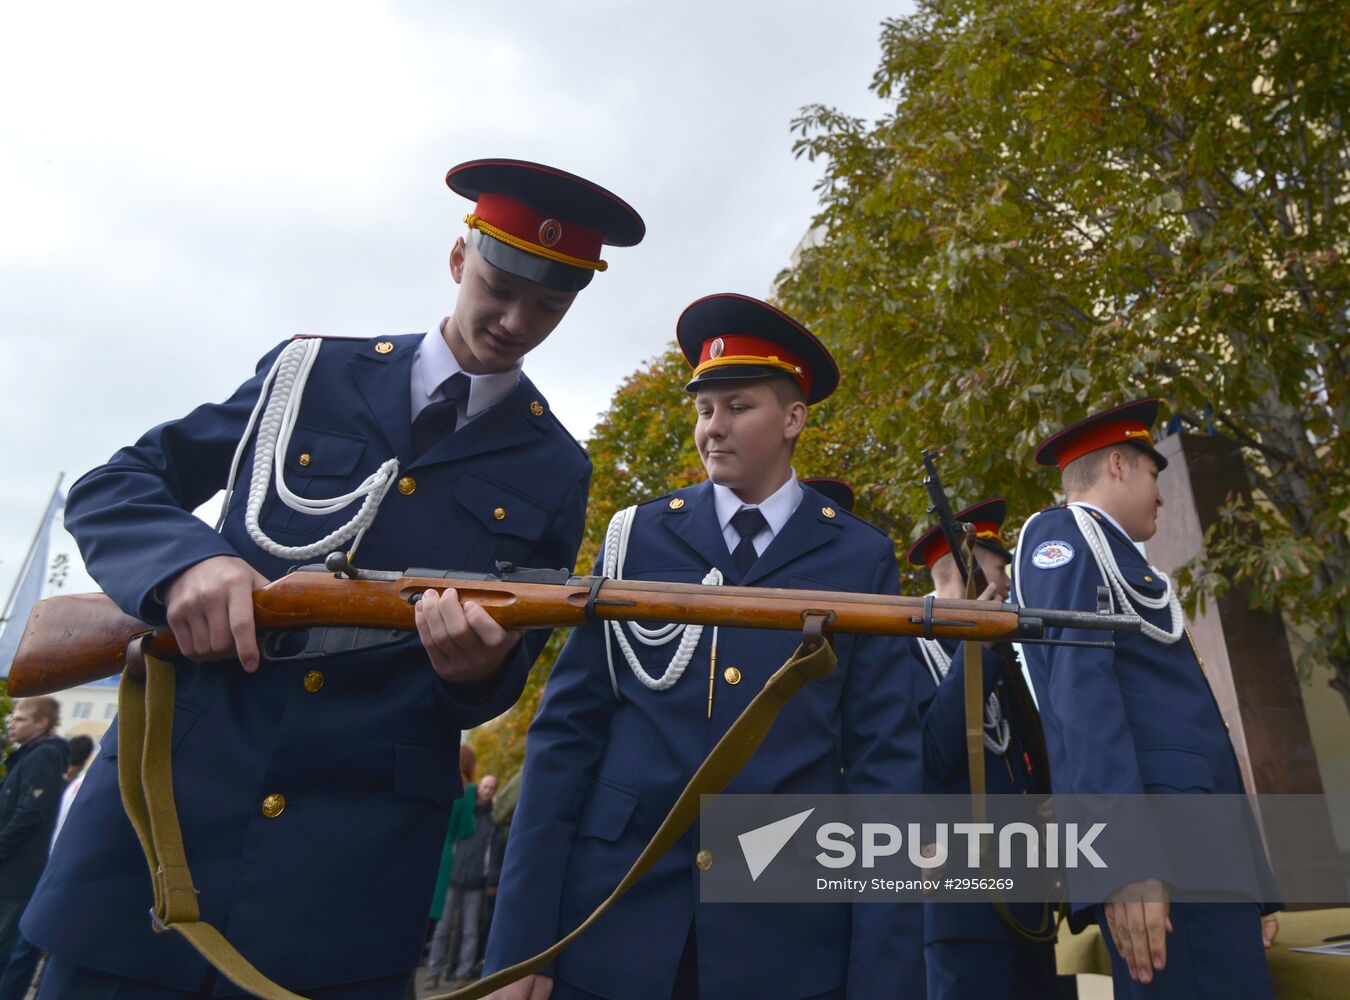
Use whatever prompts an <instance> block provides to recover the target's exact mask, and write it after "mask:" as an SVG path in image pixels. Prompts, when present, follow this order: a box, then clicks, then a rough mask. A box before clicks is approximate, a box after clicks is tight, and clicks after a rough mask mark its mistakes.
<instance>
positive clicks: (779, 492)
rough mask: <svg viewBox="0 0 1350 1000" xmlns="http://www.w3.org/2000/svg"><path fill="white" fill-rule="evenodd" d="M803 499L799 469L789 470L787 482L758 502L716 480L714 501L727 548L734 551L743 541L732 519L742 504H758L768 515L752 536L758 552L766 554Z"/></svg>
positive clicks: (748, 505)
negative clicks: (718, 483)
mask: <svg viewBox="0 0 1350 1000" xmlns="http://www.w3.org/2000/svg"><path fill="white" fill-rule="evenodd" d="M801 502H802V487H801V484H800V483H798V482H797V473H796V471H795V470H794V471H791V472H789V474H788V479H787V482H785V483H784V484H783V485H782V486H780V487H778V489H776V490H775V491H774V492H773V495H772V496H769V497H768V498H766V499H765V500H764V501H763V502H762V503H757V504H754V503H746V502H745V501H743V500H742V499H741V498H740V497H738V496H737V495H736V494H735V492H734V491H732V490H731V489H730V488H729V487H726V486H718V485H717V484H716V483H713V503H714V505H715V506H716V509H717V523H718V524H719V525H720V526H721V528H722V537H723V538H724V539H726V543H727V550H728V551H730V552H735V551H736V546H737V545H740V544H741V536H740V534H739V533H738V532H737V531H736V529H735V527H734V526H733V525H732V523H731V519H732V517H733V516H735V514H736V512H737V511H738V510H740V509H741V508H742V507H752V508H753V507H758V508H759V512H760V513H761V514H763V515H764V520H765V521H767V522H768V523H767V524H766V525H765V527H764V528H763V530H761V531H760V532H759V534H757V535H755V537H754V538H752V539H751V543H752V544H753V545H754V546H755V554H756V555H761V556H762V555H763V554H764V550H765V549H767V548H768V547H769V543H770V542H772V541H773V538H774V535H776V534H778V532H780V531H782V530H783V525H785V524H787V523H788V518H790V517H791V516H792V515H793V513H794V512H795V511H796V510H797V505H798V504H800V503H801Z"/></svg>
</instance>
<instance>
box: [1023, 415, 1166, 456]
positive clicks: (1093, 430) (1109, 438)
mask: <svg viewBox="0 0 1350 1000" xmlns="http://www.w3.org/2000/svg"><path fill="white" fill-rule="evenodd" d="M1157 418H1158V400H1157V399H1152V398H1150V399H1136V400H1135V401H1134V402H1133V403H1123V404H1121V405H1120V406H1115V407H1112V408H1111V409H1109V410H1104V411H1102V412H1101V413H1095V414H1093V415H1092V416H1090V417H1088V418H1086V419H1084V420H1080V421H1078V423H1076V424H1073V425H1071V426H1069V427H1066V428H1064V430H1062V431H1060V432H1059V433H1058V434H1056V435H1054V436H1053V437H1051V438H1049V439H1047V440H1046V442H1045V443H1044V444H1043V445H1041V446H1040V448H1038V449H1037V450H1036V464H1037V465H1058V466H1059V469H1060V471H1061V472H1063V471H1064V467H1065V466H1066V465H1068V464H1069V463H1070V462H1072V461H1073V460H1074V459H1076V458H1082V457H1083V456H1084V455H1086V454H1088V453H1089V452H1093V451H1097V450H1098V449H1099V448H1109V447H1110V446H1111V445H1114V444H1132V445H1134V446H1135V447H1136V448H1138V449H1139V450H1140V451H1142V452H1144V453H1146V454H1148V455H1152V456H1153V461H1155V462H1157V463H1158V471H1159V472H1161V471H1162V470H1163V469H1165V468H1167V459H1165V458H1163V456H1162V455H1161V454H1159V453H1158V452H1157V451H1155V450H1154V448H1153V429H1152V428H1153V422H1154V421H1155V420H1156V419H1157Z"/></svg>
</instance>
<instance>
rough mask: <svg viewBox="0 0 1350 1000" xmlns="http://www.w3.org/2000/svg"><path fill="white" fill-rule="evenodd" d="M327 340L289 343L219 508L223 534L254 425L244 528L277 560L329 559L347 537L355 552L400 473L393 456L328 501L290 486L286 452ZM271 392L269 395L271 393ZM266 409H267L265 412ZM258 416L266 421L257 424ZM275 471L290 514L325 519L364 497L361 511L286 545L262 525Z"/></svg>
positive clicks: (263, 391)
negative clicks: (307, 540)
mask: <svg viewBox="0 0 1350 1000" xmlns="http://www.w3.org/2000/svg"><path fill="white" fill-rule="evenodd" d="M322 346H323V340H322V339H321V338H318V337H306V338H303V339H299V340H293V341H291V342H290V343H289V344H287V345H286V346H285V347H284V348H282V351H281V353H280V354H279V355H277V359H276V361H275V362H274V363H273V364H272V369H271V371H269V372H268V373H267V377H266V378H265V379H264V380H263V384H262V387H261V388H260V389H259V390H258V402H257V403H256V404H255V405H254V407H253V413H252V414H251V415H250V416H249V418H248V426H247V427H245V428H244V434H243V436H242V437H241V438H240V439H239V446H238V447H237V448H236V449H235V452H234V460H233V461H232V462H231V463H230V477H229V479H228V481H227V484H226V490H225V502H224V503H223V504H222V505H221V508H220V519H219V520H217V521H216V530H217V531H219V530H220V529H221V527H222V526H223V525H224V523H225V514H226V511H228V510H229V509H230V499H231V497H233V495H234V488H235V482H236V480H237V478H238V475H239V465H240V463H241V462H242V461H243V459H244V453H245V452H246V451H247V450H248V442H249V439H250V438H251V437H252V436H253V429H254V426H255V425H256V426H257V429H258V443H257V447H256V448H255V450H254V453H253V478H252V480H251V481H250V483H249V491H248V504H247V506H246V507H245V511H244V525H245V527H246V528H247V529H248V533H249V537H250V538H252V539H253V541H254V542H256V543H257V544H258V547H259V548H261V549H262V550H263V551H264V552H267V553H270V554H271V555H274V556H276V557H277V558H279V559H310V558H313V557H314V556H317V555H327V554H328V553H330V552H333V551H335V550H337V549H339V548H341V547H342V546H343V545H344V544H345V543H346V542H347V541H348V539H355V541H354V542H353V543H352V546H351V550H350V552H349V553H348V554H349V555H350V554H351V553H354V552H355V551H356V549H357V547H358V546H359V545H360V544H361V539H362V538H363V537H364V536H365V533H366V529H367V528H369V527H370V525H371V524H372V523H373V522H374V520H375V515H376V514H377V513H379V509H380V503H381V502H382V501H383V500H384V498H385V495H386V494H387V493H388V492H389V487H390V486H391V485H393V482H394V479H395V477H396V476H397V475H398V459H397V458H391V459H389V460H388V461H387V462H385V463H384V464H383V465H381V466H380V467H379V468H378V469H376V470H375V472H373V473H371V474H370V475H369V476H367V477H366V478H365V481H364V482H362V483H361V485H360V486H358V487H357V488H356V489H354V490H352V491H351V492H350V493H344V494H343V495H342V496H337V497H330V498H329V499H326V500H318V499H310V498H308V497H302V496H297V495H296V494H294V493H292V492H291V491H290V489H288V488H287V486H286V479H285V475H284V472H285V470H284V463H285V460H286V451H287V449H288V448H289V447H290V443H291V433H292V431H294V430H295V422H296V419H297V418H298V417H299V415H300V401H301V399H302V397H303V396H304V392H305V383H306V382H307V381H308V380H309V373H310V371H311V370H312V369H313V368H314V362H315V360H316V359H317V358H318V356H319V349H320V348H321V347H322ZM269 388H270V390H271V393H270V395H269V392H268V390H269ZM264 406H265V407H266V409H264ZM259 413H261V414H262V419H261V420H259V417H258V415H259ZM273 469H275V470H276V477H277V496H279V497H280V498H281V502H282V503H284V504H285V505H286V506H287V507H289V508H290V509H291V510H294V511H299V512H300V513H302V514H310V515H313V516H316V517H318V516H323V515H327V514H335V513H337V512H338V511H341V510H345V509H346V508H347V507H350V506H351V505H352V504H353V503H355V502H356V501H357V500H360V499H362V498H364V502H363V503H362V504H361V509H360V510H358V511H357V512H356V514H355V516H353V517H352V519H351V520H350V521H348V522H347V523H346V524H344V525H343V526H342V527H340V528H338V529H336V530H334V531H331V532H329V533H328V534H327V535H325V536H324V537H323V538H320V539H319V540H318V541H317V542H313V543H311V544H309V545H282V544H281V543H279V542H277V541H275V540H273V539H272V538H270V537H269V536H268V535H267V533H266V532H264V531H263V530H262V527H261V526H260V525H259V523H258V512H259V511H260V510H261V509H262V505H263V501H264V500H265V499H266V498H267V489H268V487H269V486H270V485H271V479H272V470H273Z"/></svg>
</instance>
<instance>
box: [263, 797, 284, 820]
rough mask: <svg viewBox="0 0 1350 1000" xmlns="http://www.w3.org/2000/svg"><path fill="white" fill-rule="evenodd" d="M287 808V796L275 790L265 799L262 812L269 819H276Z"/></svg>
mask: <svg viewBox="0 0 1350 1000" xmlns="http://www.w3.org/2000/svg"><path fill="white" fill-rule="evenodd" d="M285 808H286V796H284V795H282V794H281V793H280V792H273V793H272V794H271V795H269V796H267V798H265V799H263V803H262V814H263V815H264V816H266V817H267V818H268V819H276V818H277V817H278V816H280V815H281V811H282V810H283V809H285Z"/></svg>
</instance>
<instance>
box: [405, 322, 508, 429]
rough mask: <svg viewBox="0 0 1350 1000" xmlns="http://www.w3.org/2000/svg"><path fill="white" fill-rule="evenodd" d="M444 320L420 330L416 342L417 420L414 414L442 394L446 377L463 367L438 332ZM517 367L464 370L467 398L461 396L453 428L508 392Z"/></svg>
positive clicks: (414, 408) (414, 392) (414, 389)
mask: <svg viewBox="0 0 1350 1000" xmlns="http://www.w3.org/2000/svg"><path fill="white" fill-rule="evenodd" d="M445 322H446V321H445V320H441V321H440V322H439V323H437V324H435V325H434V326H433V327H432V328H431V331H430V332H429V333H426V334H423V336H422V342H421V343H420V344H418V345H417V351H416V353H415V354H413V362H412V397H411V398H412V416H411V419H412V420H416V419H417V415H418V414H419V413H421V412H422V410H423V409H424V408H425V407H426V406H427V405H428V404H430V403H434V402H435V401H436V400H438V399H442V398H444V395H445V394H444V393H442V392H441V386H443V385H444V384H445V380H446V379H448V378H449V377H450V376H451V375H454V374H456V373H457V372H461V371H464V369H463V368H462V367H461V366H460V363H459V362H458V361H457V360H455V355H454V353H453V352H452V351H451V350H450V345H449V344H447V343H446V342H445V336H444V335H443V334H442V333H441V326H442V324H444V323H445ZM520 368H521V365H520V363H519V362H518V363H517V364H516V366H515V367H514V368H512V369H510V370H509V371H504V372H496V373H494V374H492V375H473V374H470V373H468V372H465V374H466V375H468V376H469V395H468V398H466V399H462V400H460V403H459V419H458V421H457V422H456V423H455V426H456V428H459V427H463V426H464V425H465V424H467V423H468V422H469V421H470V420H473V418H474V417H476V416H478V415H479V414H480V413H482V412H483V411H484V410H486V409H488V408H489V407H491V406H493V405H495V404H497V403H500V402H501V401H502V400H503V399H505V398H506V397H507V396H509V395H510V394H511V390H512V389H514V388H515V387H516V383H517V382H519V381H520Z"/></svg>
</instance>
